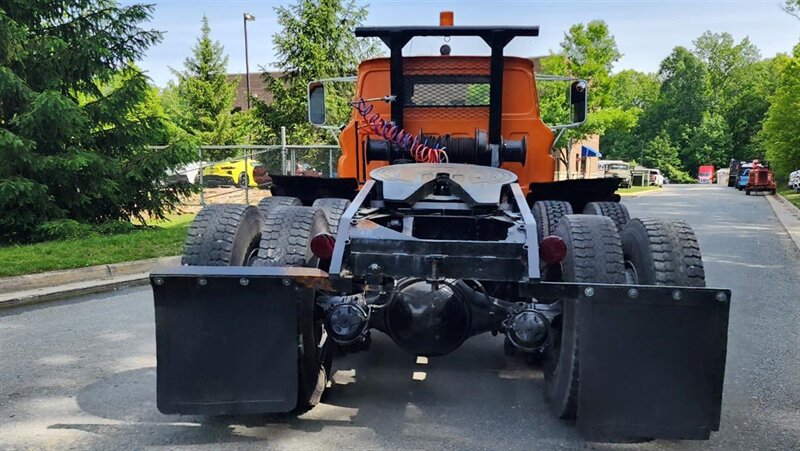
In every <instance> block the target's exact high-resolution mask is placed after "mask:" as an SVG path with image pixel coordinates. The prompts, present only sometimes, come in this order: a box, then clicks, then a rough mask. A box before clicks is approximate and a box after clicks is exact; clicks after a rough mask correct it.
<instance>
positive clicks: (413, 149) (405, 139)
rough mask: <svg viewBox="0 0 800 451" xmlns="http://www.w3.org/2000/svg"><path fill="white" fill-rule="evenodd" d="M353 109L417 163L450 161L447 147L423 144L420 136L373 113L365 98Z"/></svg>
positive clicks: (371, 106) (374, 129)
mask: <svg viewBox="0 0 800 451" xmlns="http://www.w3.org/2000/svg"><path fill="white" fill-rule="evenodd" d="M353 107H354V108H355V109H356V111H358V113H359V114H360V115H361V117H363V118H364V121H365V122H366V123H367V125H369V127H370V128H372V131H373V132H375V134H377V135H379V136H382V137H383V138H384V139H386V140H387V141H390V142H392V143H395V144H397V145H399V146H401V147H402V148H403V149H404V150H405V151H407V152H408V153H409V154H411V156H412V157H413V158H414V161H416V162H417V163H442V162H444V163H446V162H447V161H448V158H447V152H445V149H447V148H446V147H442V148H441V149H440V148H439V145H438V144H437V145H436V147H429V146H428V145H427V140H426V141H424V142H422V141H421V139H420V137H419V136H414V135H412V134H411V133H408V132H407V131H405V130H403V129H402V128H400V127H398V126H396V125H394V124H392V123H391V122H389V121H387V120H386V119H384V118H382V117H381V115H380V113H377V112H376V113H373V112H372V110H373V109H374V105H372V104H367V101H366V100H364V99H363V98H361V99H358V100H357V101H356V102H355V103H354V104H353Z"/></svg>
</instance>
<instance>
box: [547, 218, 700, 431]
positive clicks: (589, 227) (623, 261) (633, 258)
mask: <svg viewBox="0 0 800 451" xmlns="http://www.w3.org/2000/svg"><path fill="white" fill-rule="evenodd" d="M626 213H627V211H626ZM554 234H555V235H557V236H559V237H561V239H563V240H564V242H565V244H566V246H567V256H566V258H565V259H564V260H563V261H562V263H561V268H560V269H561V270H560V279H561V280H562V281H564V282H583V283H605V284H634V285H671V286H690V287H704V286H705V273H704V270H703V261H702V258H701V255H700V248H699V246H698V243H697V238H696V236H695V234H694V231H692V229H691V227H689V225H687V224H686V223H684V222H682V221H670V220H662V219H632V220H630V221H627V222H626V224H625V225H624V226H623V227H621V228H620V227H619V222H618V221H617V220H616V218H615V219H612V218H611V217H609V216H606V215H586V214H584V215H566V216H563V217H562V218H561V219H560V220H559V222H558V225H557V226H556V228H555V230H554ZM560 302H561V315H560V316H558V317H557V318H556V319H555V320H554V321H553V323H552V327H553V331H552V332H553V337H554V338H553V342H552V346H550V347H549V348H548V350H547V353H546V356H545V362H544V373H545V396H546V398H547V400H548V402H549V404H550V407H551V409H552V411H553V413H554V414H555V415H556V416H557V417H558V418H561V419H566V420H574V419H575V417H576V414H577V410H578V400H579V398H580V383H581V381H580V358H581V347H582V343H581V336H580V330H581V327H580V326H581V325H580V324H578V318H577V312H576V302H575V301H560Z"/></svg>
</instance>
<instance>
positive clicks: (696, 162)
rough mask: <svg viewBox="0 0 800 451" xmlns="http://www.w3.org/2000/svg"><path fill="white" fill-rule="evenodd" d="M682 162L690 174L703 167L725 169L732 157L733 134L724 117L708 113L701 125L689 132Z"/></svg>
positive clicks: (685, 140)
mask: <svg viewBox="0 0 800 451" xmlns="http://www.w3.org/2000/svg"><path fill="white" fill-rule="evenodd" d="M686 133H687V136H685V137H684V142H686V144H685V146H684V147H683V148H682V149H681V152H680V153H681V161H682V162H683V167H684V169H686V170H687V171H688V172H690V173H692V174H694V173H696V172H697V169H698V168H699V167H700V166H702V165H707V164H710V165H713V166H714V167H724V166H727V165H728V162H729V161H730V155H731V133H730V130H729V129H728V124H727V122H725V118H723V117H722V116H720V115H718V114H715V113H712V112H710V111H707V112H705V113H704V114H703V120H702V121H701V122H700V124H699V125H698V126H696V127H694V128H692V129H690V130H688V131H687V132H686Z"/></svg>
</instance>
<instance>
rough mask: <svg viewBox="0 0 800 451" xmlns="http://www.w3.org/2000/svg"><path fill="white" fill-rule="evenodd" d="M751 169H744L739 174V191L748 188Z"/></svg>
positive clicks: (737, 183) (737, 187)
mask: <svg viewBox="0 0 800 451" xmlns="http://www.w3.org/2000/svg"><path fill="white" fill-rule="evenodd" d="M750 169H751V168H742V170H741V172H739V178H738V180H737V182H736V189H738V190H739V191H742V190H743V189H744V187H745V186H747V180H748V179H749V178H750Z"/></svg>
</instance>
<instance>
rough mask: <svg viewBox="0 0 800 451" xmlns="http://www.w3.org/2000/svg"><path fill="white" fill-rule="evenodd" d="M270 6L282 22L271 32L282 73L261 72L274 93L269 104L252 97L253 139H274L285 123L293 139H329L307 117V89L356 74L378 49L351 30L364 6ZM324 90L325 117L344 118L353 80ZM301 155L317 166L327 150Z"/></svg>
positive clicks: (322, 2)
mask: <svg viewBox="0 0 800 451" xmlns="http://www.w3.org/2000/svg"><path fill="white" fill-rule="evenodd" d="M274 10H275V13H276V15H277V20H278V25H280V27H281V30H280V31H279V32H277V33H275V34H274V35H273V42H274V44H275V54H276V55H275V56H276V60H277V61H276V63H275V66H276V67H277V68H278V69H279V71H280V75H279V76H275V77H273V76H270V75H269V74H268V73H266V72H265V74H264V81H265V82H266V84H267V86H268V89H269V90H270V91H271V92H272V94H273V99H272V102H271V103H269V104H267V103H266V102H263V101H261V100H256V101H255V103H254V106H253V113H254V116H255V119H256V120H257V121H258V122H260V126H259V127H258V130H257V141H258V142H259V143H261V144H275V143H277V142H278V140H279V139H280V129H281V127H282V126H283V127H286V130H287V140H288V141H289V142H290V143H291V144H314V143H326V142H327V143H333V142H335V138H334V137H333V135H332V134H330V133H326V132H324V131H323V130H320V129H317V128H313V127H312V126H311V125H310V124H309V123H308V112H307V106H306V90H307V89H308V83H309V82H311V81H314V80H319V79H323V78H331V77H341V76H347V75H353V74H355V72H356V68H357V67H358V64H359V63H360V62H361V61H362V60H363V59H366V58H370V57H373V56H375V55H376V54H377V50H376V49H377V47H376V46H375V44H374V42H373V41H370V40H360V39H356V37H355V35H354V33H353V32H354V29H355V27H357V26H359V25H361V24H362V23H363V21H364V19H365V18H366V17H367V8H366V7H361V6H357V5H356V4H355V1H354V0H347V1H345V0H297V1H296V2H295V3H294V4H292V5H289V6H286V7H284V6H279V7H276V8H275V9H274ZM337 91H338V92H337ZM325 95H326V103H328V104H329V109H328V114H329V116H331V117H329V120H328V122H330V123H336V122H339V121H344V119H345V118H346V117H347V116H348V115H349V114H350V112H351V111H352V107H351V106H350V103H349V102H350V101H351V100H352V96H353V86H352V84H349V85H348V86H347V87H343V86H340V85H338V84H337V85H332V86H326V92H325ZM278 158H279V157H278ZM303 159H304V160H305V161H307V162H309V163H311V165H312V166H314V167H316V169H321V168H322V167H327V159H328V152H327V150H324V151H311V152H309V153H308V154H307V155H304V158H303ZM268 163H270V167H274V166H275V165H274V162H272V161H268ZM278 166H279V165H278Z"/></svg>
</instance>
